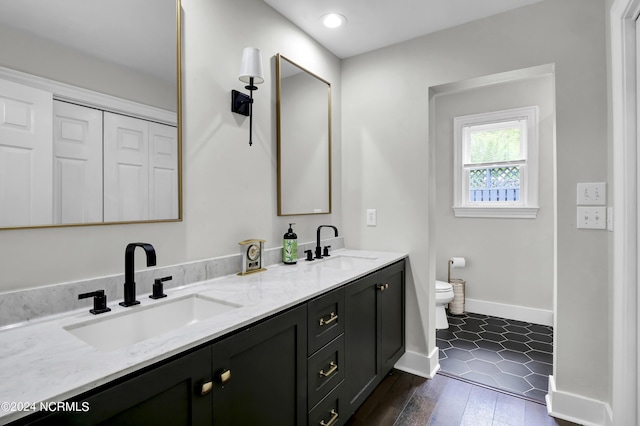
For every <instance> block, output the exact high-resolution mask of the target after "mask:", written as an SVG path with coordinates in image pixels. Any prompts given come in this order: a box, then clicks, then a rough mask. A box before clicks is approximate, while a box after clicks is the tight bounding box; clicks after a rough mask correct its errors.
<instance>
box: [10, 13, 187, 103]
mask: <svg viewBox="0 0 640 426" xmlns="http://www.w3.org/2000/svg"><path fill="white" fill-rule="evenodd" d="M0 66H2V67H6V68H10V69H14V70H17V71H22V72H26V73H29V74H33V75H36V76H39V77H45V78H49V79H51V80H55V81H59V82H62V83H66V84H70V85H72V86H77V87H82V88H84V89H90V90H94V91H96V92H100V93H105V94H108V95H112V96H116V97H119V98H124V99H128V100H131V101H135V102H140V103H143V104H146V105H152V106H154V107H157V108H163V109H166V110H169V111H176V110H177V102H176V97H177V96H176V86H175V85H171V84H167V82H166V81H163V80H160V79H158V78H154V77H151V76H149V75H145V74H142V73H141V72H139V71H136V70H134V69H132V68H127V67H123V66H121V65H118V64H115V63H112V62H106V61H104V60H101V59H98V58H96V57H91V56H88V55H85V54H82V53H80V52H78V51H76V50H72V49H69V48H65V47H63V46H61V45H59V44H55V43H53V42H51V41H49V40H46V39H43V38H39V37H36V36H34V35H32V34H26V33H24V32H21V31H19V30H16V29H13V28H8V27H5V26H2V25H0Z"/></svg>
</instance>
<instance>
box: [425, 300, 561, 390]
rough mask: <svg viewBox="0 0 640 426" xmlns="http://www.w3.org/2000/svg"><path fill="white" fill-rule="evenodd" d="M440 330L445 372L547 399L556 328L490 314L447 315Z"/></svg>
mask: <svg viewBox="0 0 640 426" xmlns="http://www.w3.org/2000/svg"><path fill="white" fill-rule="evenodd" d="M447 316H448V319H449V328H448V329H445V330H437V331H436V346H438V348H439V349H440V368H441V371H442V372H443V373H445V374H449V375H453V376H457V377H460V378H462V379H465V380H469V381H472V382H476V383H480V384H482V385H485V386H490V387H492V388H496V389H500V390H503V391H507V392H509V393H512V394H516V395H520V396H523V397H525V398H530V399H532V400H534V401H538V402H542V403H544V402H545V401H544V396H545V395H546V393H547V386H548V383H549V375H550V374H552V369H553V365H552V364H553V327H549V326H546V325H538V324H530V323H527V322H522V321H515V320H510V319H505V318H496V317H490V316H487V315H481V314H474V313H468V312H467V313H464V314H463V315H451V314H448V315H447Z"/></svg>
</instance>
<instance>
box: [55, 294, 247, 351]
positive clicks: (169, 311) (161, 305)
mask: <svg viewBox="0 0 640 426" xmlns="http://www.w3.org/2000/svg"><path fill="white" fill-rule="evenodd" d="M239 307H240V305H234V304H231V303H227V302H223V301H219V300H215V299H211V298H208V297H203V296H201V295H198V294H191V295H188V296H183V297H180V298H177V299H173V300H171V299H169V300H163V301H161V302H157V303H155V304H153V305H148V306H142V307H135V308H129V309H130V311H127V312H119V313H116V314H112V315H108V314H107V315H106V316H105V317H104V318H96V319H92V320H89V321H85V322H82V323H79V324H73V325H70V326H66V327H64V329H65V330H66V331H68V332H69V333H71V334H73V335H74V336H76V337H77V338H79V339H80V340H82V341H84V342H85V343H88V344H89V345H91V346H93V347H94V348H96V349H99V350H101V351H110V350H113V349H117V348H122V347H125V346H129V345H132V344H134V343H138V342H141V341H143V340H146V339H149V338H151V337H155V336H158V335H161V334H164V333H167V332H169V331H172V330H176V329H178V328H181V327H185V326H187V325H189V324H195V323H197V322H199V321H202V320H205V319H208V318H211V317H214V316H216V315H220V314H222V313H225V312H228V311H230V310H233V309H236V308H239Z"/></svg>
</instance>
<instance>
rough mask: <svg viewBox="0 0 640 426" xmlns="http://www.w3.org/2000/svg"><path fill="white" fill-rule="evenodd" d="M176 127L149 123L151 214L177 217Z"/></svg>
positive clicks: (161, 216) (162, 216) (166, 217)
mask: <svg viewBox="0 0 640 426" xmlns="http://www.w3.org/2000/svg"><path fill="white" fill-rule="evenodd" d="M177 135H178V134H177V130H176V128H175V127H172V126H167V125H164V124H158V123H149V153H150V158H149V218H150V219H177V218H178V137H177Z"/></svg>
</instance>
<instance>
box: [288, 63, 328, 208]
mask: <svg viewBox="0 0 640 426" xmlns="http://www.w3.org/2000/svg"><path fill="white" fill-rule="evenodd" d="M276 91H277V113H276V116H277V135H278V215H279V216H291V215H306V214H323V213H324V214H327V213H331V84H330V83H329V82H328V81H326V80H324V79H323V78H321V77H318V76H317V75H315V74H313V73H312V72H310V71H308V70H306V69H305V68H303V67H301V66H300V65H298V64H296V63H295V62H293V61H291V60H290V59H288V58H286V57H284V56H282V55H280V54H278V55H276Z"/></svg>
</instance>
